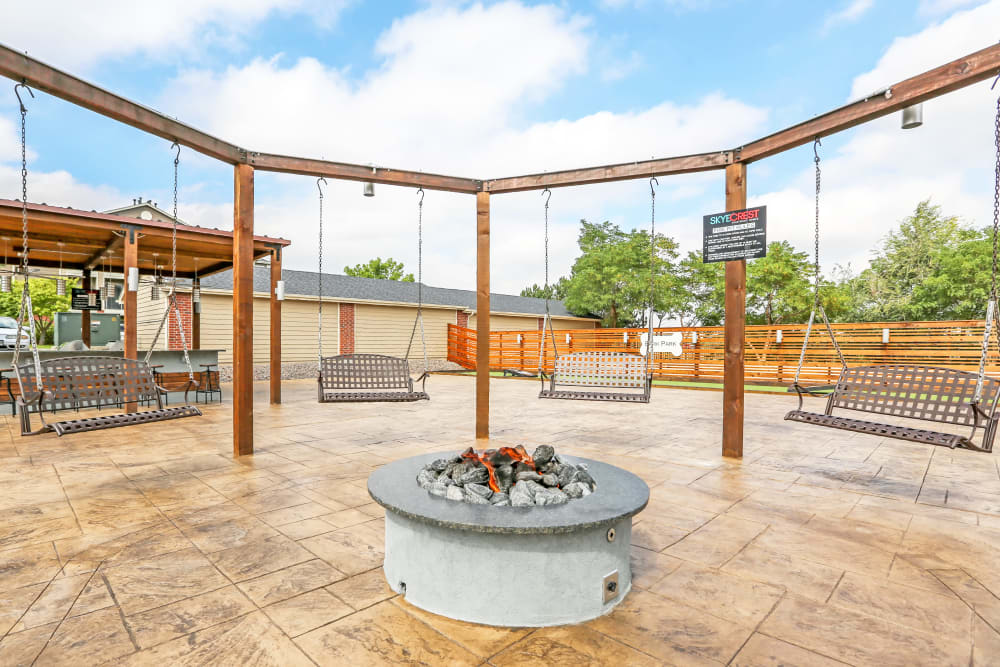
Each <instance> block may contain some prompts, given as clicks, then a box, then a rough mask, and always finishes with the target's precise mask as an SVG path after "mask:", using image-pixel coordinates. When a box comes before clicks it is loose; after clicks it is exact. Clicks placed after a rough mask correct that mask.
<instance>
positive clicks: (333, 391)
mask: <svg viewBox="0 0 1000 667" xmlns="http://www.w3.org/2000/svg"><path fill="white" fill-rule="evenodd" d="M427 376H428V373H424V374H422V375H421V376H420V377H418V378H417V381H418V382H420V383H421V385H420V386H421V391H414V388H413V378H411V377H410V365H409V364H408V363H407V361H406V359H400V358H399V357H390V356H387V355H384V354H341V355H338V356H336V357H323V358H322V359H321V360H320V371H319V402H320V403H365V402H406V401H421V400H425V401H426V400H430V396H428V395H427V392H426V391H424V390H423V388H424V384H425V383H426V382H427Z"/></svg>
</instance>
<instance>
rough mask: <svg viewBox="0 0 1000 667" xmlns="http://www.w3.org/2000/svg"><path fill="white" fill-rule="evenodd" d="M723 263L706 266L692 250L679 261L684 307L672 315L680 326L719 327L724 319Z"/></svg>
mask: <svg viewBox="0 0 1000 667" xmlns="http://www.w3.org/2000/svg"><path fill="white" fill-rule="evenodd" d="M725 266H726V265H725V263H724V262H713V263H711V264H705V263H704V261H702V254H701V253H700V252H698V251H695V250H692V251H690V252H688V254H687V255H686V256H685V257H684V259H682V260H681V261H680V264H679V266H678V275H679V282H680V289H679V290H678V292H679V293H680V294H681V295H682V298H683V305H682V307H681V308H679V309H678V310H677V312H675V316H676V317H677V319H678V320H679V321H680V324H681V326H719V325H721V324H722V322H723V321H724V319H725V300H726V270H725Z"/></svg>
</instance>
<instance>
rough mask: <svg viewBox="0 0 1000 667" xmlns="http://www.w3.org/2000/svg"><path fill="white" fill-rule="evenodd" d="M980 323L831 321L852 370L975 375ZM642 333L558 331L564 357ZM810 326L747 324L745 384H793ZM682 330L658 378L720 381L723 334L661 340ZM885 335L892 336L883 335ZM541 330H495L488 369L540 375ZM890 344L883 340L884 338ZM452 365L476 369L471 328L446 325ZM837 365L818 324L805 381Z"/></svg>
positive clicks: (549, 364) (992, 362)
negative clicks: (896, 368) (883, 367)
mask: <svg viewBox="0 0 1000 667" xmlns="http://www.w3.org/2000/svg"><path fill="white" fill-rule="evenodd" d="M983 326H984V324H983V321H982V320H966V321H952V322H885V323H883V322H864V323H843V324H834V325H833V329H834V331H835V333H836V335H837V341H838V342H839V343H840V348H841V350H842V351H843V353H844V357H845V358H846V359H847V363H848V364H849V365H851V366H861V365H872V364H890V363H897V364H898V363H908V364H928V365H932V366H947V367H949V368H955V369H960V370H968V371H973V372H975V371H977V370H978V364H979V354H980V345H981V344H982V336H983ZM645 331H646V330H645V329H573V330H566V331H556V332H555V344H556V347H557V349H558V352H559V354H568V353H571V352H579V351H584V350H609V351H616V352H632V353H636V354H638V353H639V347H640V336H641V335H642V334H643V333H645ZM805 331H806V325H805V324H786V325H781V326H748V327H747V329H746V340H745V343H746V346H745V349H746V356H745V366H746V379H747V381H748V382H754V383H758V384H783V385H787V384H791V383H792V381H793V379H794V377H795V367H796V365H797V364H798V361H799V352H800V350H801V348H802V340H803V338H804V336H805ZM677 332H679V333H681V334H682V336H683V343H682V346H683V349H684V353H683V354H682V355H681V356H680V357H674V356H673V355H672V354H669V353H656V354H654V355H653V359H652V364H651V368H652V371H653V374H654V376H655V377H657V378H659V379H678V380H699V381H706V382H715V381H721V380H722V375H723V356H724V351H725V350H724V334H723V329H722V327H664V328H660V329H656V333H657V335H660V334H671V333H677ZM886 332H887V333H886ZM541 333H542V332H540V331H534V330H532V331H493V332H491V333H490V368H491V369H493V370H500V369H505V368H509V369H516V370H523V371H528V372H532V373H533V372H536V371H537V370H538V348H539V337H540V336H541ZM886 340H887V342H884V341H886ZM552 347H553V346H552V339H551V336H547V337H546V343H545V359H544V361H543V363H542V365H543V368H544V369H545V371H546V372H551V371H552V369H553V362H554V359H555V355H554V354H553V350H552ZM448 360H449V361H453V362H455V363H457V364H459V365H461V366H463V367H464V368H469V369H472V368H475V365H476V332H475V330H474V329H468V328H465V327H459V326H457V325H454V324H449V325H448ZM987 369H988V372H989V373H991V374H993V375H994V376H995V375H997V374H998V373H1000V357H998V355H997V346H996V343H995V341H994V343H993V345H991V351H990V355H989V357H988V360H987ZM839 373H840V362H839V361H838V359H837V354H836V352H835V350H834V348H833V345H832V344H831V341H830V337H829V336H828V335H827V333H826V329H825V327H823V326H822V325H820V326H819V327H815V326H814V327H813V331H812V334H811V335H810V338H809V349H808V351H807V353H806V358H805V364H804V365H803V368H802V374H801V376H800V378H801V381H802V382H803V383H804V384H827V383H833V382H835V381H836V379H837V376H838V375H839Z"/></svg>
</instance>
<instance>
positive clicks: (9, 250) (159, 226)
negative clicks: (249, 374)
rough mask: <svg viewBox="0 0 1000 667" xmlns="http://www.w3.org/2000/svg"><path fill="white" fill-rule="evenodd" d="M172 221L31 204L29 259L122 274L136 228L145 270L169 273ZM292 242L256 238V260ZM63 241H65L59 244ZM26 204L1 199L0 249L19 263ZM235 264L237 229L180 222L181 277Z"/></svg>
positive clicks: (32, 262)
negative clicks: (128, 239)
mask: <svg viewBox="0 0 1000 667" xmlns="http://www.w3.org/2000/svg"><path fill="white" fill-rule="evenodd" d="M172 227H173V224H172V223H170V222H159V221H156V220H142V219H139V218H131V217H126V216H121V215H113V214H108V213H97V212H95V211H79V210H76V209H72V208H62V207H58V206H48V205H45V204H31V203H29V204H28V263H29V265H30V266H32V267H47V268H57V267H59V266H60V255H61V258H62V268H64V269H71V270H72V269H77V270H83V269H94V270H98V269H105V268H106V269H107V270H108V271H112V272H118V273H121V272H123V270H124V268H123V265H124V258H123V254H122V241H123V240H124V235H125V234H126V233H128V232H129V231H133V232H135V233H137V234H138V235H139V243H138V245H139V270H140V273H144V274H152V273H153V271H154V267H160V268H159V270H160V271H161V272H164V273H167V274H169V273H170V254H171V237H172ZM290 243H291V241H288V240H286V239H280V238H271V237H268V236H254V241H253V245H254V247H253V254H254V258H255V259H256V258H259V257H263V256H265V255H267V254H269V253H270V252H271V251H272V250H274V249H276V248H282V247H284V246H287V245H289V244H290ZM60 244H61V245H60ZM21 250H22V243H21V202H20V201H17V200H9V199H0V253H5V254H6V256H7V258H8V259H7V262H8V263H9V264H15V263H17V262H19V261H20V259H19V257H20V255H19V254H18V253H20V252H21ZM232 265H233V233H232V232H230V231H225V230H222V229H211V228H207V227H198V226H195V225H186V224H179V225H178V226H177V275H178V277H182V278H193V277H194V276H195V271H197V275H198V276H208V275H211V274H213V273H218V272H220V271H225V270H226V269H229V268H231V267H232Z"/></svg>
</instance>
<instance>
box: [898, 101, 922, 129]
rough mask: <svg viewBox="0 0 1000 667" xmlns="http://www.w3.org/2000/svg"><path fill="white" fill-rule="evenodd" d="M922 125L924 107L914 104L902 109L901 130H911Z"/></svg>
mask: <svg viewBox="0 0 1000 667" xmlns="http://www.w3.org/2000/svg"><path fill="white" fill-rule="evenodd" d="M923 124H924V105H923V104H922V103H921V104H914V105H913V106H910V107H906V108H905V109H903V129H904V130H912V129H913V128H915V127H920V126H921V125H923Z"/></svg>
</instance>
